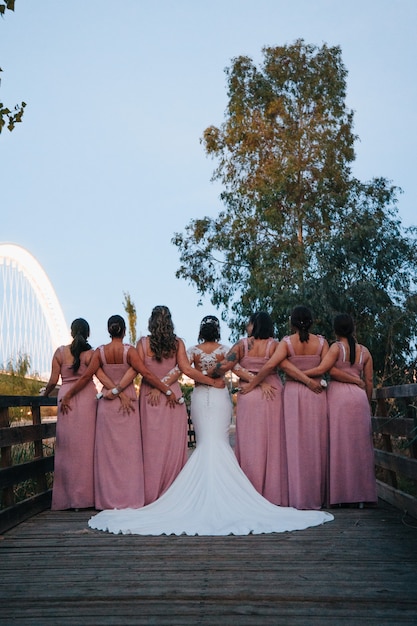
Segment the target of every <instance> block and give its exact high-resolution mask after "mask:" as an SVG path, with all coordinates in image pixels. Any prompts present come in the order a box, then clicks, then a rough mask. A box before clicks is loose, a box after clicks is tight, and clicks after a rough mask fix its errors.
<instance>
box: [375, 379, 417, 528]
mask: <svg viewBox="0 0 417 626" xmlns="http://www.w3.org/2000/svg"><path fill="white" fill-rule="evenodd" d="M373 398H374V400H376V403H377V404H376V416H375V417H373V418H372V429H373V432H374V443H375V465H376V471H377V479H378V480H377V482H378V496H379V497H380V498H382V499H383V500H385V501H386V502H390V503H391V504H393V505H394V506H396V507H397V508H399V509H401V510H403V511H406V512H407V513H409V514H410V515H412V516H413V517H415V518H417V496H416V494H417V417H416V416H417V410H416V406H417V405H416V403H417V385H416V384H410V385H396V386H394V387H381V388H378V389H374V392H373Z"/></svg>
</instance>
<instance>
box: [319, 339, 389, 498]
mask: <svg viewBox="0 0 417 626" xmlns="http://www.w3.org/2000/svg"><path fill="white" fill-rule="evenodd" d="M359 348H360V350H361V354H360V359H359V362H358V363H354V364H353V365H351V364H350V361H349V359H348V358H346V353H345V348H344V345H343V344H342V343H339V358H338V360H337V361H336V363H335V367H337V368H339V369H341V370H344V371H346V372H348V373H349V374H351V375H353V376H357V377H358V378H360V376H361V372H362V370H363V346H359ZM327 403H328V414H329V447H330V467H329V492H330V496H329V503H330V504H346V503H355V502H372V503H374V502H377V499H378V498H377V491H376V480H375V461H374V447H373V441H372V425H371V412H370V408H369V402H368V398H367V395H366V392H365V390H364V389H361V388H360V387H358V385H355V384H350V383H341V382H338V381H336V380H332V381H331V382H330V384H329V389H328V392H327Z"/></svg>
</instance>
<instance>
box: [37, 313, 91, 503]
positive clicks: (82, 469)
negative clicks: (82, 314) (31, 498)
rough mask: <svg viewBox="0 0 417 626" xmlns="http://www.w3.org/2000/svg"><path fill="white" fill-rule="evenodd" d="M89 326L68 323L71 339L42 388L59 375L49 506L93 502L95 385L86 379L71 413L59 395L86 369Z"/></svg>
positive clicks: (83, 322) (61, 349)
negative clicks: (52, 474) (60, 383)
mask: <svg viewBox="0 0 417 626" xmlns="http://www.w3.org/2000/svg"><path fill="white" fill-rule="evenodd" d="M89 335H90V327H89V325H88V323H87V322H86V320H84V319H82V318H77V319H75V320H74V321H73V322H72V324H71V336H72V338H73V340H72V343H71V344H70V345H67V346H60V347H59V348H58V349H57V350H56V352H55V354H54V356H53V359H52V368H51V376H50V378H49V381H48V384H47V385H46V387H45V390H44V392H43V395H44V396H49V395H50V393H51V392H52V391H53V389H54V388H55V386H56V384H57V383H58V380H59V377H60V376H61V380H62V385H61V388H60V389H59V392H58V415H57V424H56V444H55V468H54V483H53V488H52V507H51V508H52V509H53V510H62V509H83V508H89V507H93V506H94V483H93V456H94V437H95V430H96V406H97V399H96V393H97V390H96V387H95V385H94V383H93V379H92V377H90V378H89V379H88V382H87V385H86V386H85V387H84V389H83V391H82V393H80V394H79V395H78V396H77V398H76V401H75V402H74V406H73V409H74V410H73V412H72V414H71V416H69V415H66V414H65V413H63V412H62V410H61V403H60V400H61V398H62V397H63V396H64V395H65V393H66V391H67V390H68V389H69V387H71V386H72V385H73V384H74V383H75V382H76V381H77V380H78V379H79V378H80V377H81V376H82V375H83V374H84V372H85V371H86V369H87V366H88V365H89V363H90V361H91V358H92V356H93V353H94V351H93V350H92V349H91V346H90V344H89V343H88V341H87V339H88V337H89Z"/></svg>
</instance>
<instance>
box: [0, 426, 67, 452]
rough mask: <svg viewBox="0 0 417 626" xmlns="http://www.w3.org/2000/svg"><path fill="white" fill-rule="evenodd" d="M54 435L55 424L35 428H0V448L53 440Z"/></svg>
mask: <svg viewBox="0 0 417 626" xmlns="http://www.w3.org/2000/svg"><path fill="white" fill-rule="evenodd" d="M55 435H56V422H48V423H46V424H37V425H35V426H32V425H30V426H13V427H10V428H0V448H3V447H6V446H15V445H17V444H20V443H28V442H29V441H34V440H35V439H53V438H54V437H55Z"/></svg>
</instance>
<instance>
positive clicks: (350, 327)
mask: <svg viewBox="0 0 417 626" xmlns="http://www.w3.org/2000/svg"><path fill="white" fill-rule="evenodd" d="M333 330H334V332H335V334H336V336H337V337H345V339H347V341H348V344H349V361H350V364H351V365H353V364H354V362H355V359H356V339H355V337H354V336H353V334H354V332H355V324H354V323H353V319H352V317H351V316H350V315H348V313H340V314H339V315H336V317H335V318H334V320H333Z"/></svg>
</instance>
